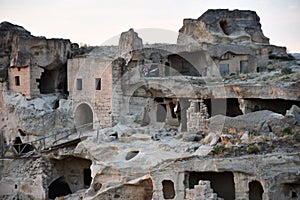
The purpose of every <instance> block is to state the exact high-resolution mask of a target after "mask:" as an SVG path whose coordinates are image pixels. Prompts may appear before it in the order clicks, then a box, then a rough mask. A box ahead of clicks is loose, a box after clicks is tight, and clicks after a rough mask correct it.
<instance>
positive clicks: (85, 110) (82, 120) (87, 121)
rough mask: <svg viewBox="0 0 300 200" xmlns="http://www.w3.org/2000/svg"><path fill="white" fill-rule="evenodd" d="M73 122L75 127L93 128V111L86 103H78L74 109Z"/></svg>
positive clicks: (82, 128)
mask: <svg viewBox="0 0 300 200" xmlns="http://www.w3.org/2000/svg"><path fill="white" fill-rule="evenodd" d="M75 124H76V127H77V129H81V130H90V129H92V128H93V111H92V108H91V107H90V106H89V105H88V104H86V103H82V104H80V105H79V106H78V107H77V108H76V110H75Z"/></svg>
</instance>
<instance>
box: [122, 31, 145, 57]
mask: <svg viewBox="0 0 300 200" xmlns="http://www.w3.org/2000/svg"><path fill="white" fill-rule="evenodd" d="M141 48H143V40H142V39H141V38H140V37H139V36H138V34H137V33H136V32H134V30H133V29H132V28H131V29H129V31H126V32H123V33H122V34H121V37H120V39H119V56H121V57H123V58H129V57H130V52H131V51H132V50H136V49H141Z"/></svg>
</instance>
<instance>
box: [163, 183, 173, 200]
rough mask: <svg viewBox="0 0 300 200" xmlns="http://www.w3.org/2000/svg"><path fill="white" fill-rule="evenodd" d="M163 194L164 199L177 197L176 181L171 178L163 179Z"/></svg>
mask: <svg viewBox="0 0 300 200" xmlns="http://www.w3.org/2000/svg"><path fill="white" fill-rule="evenodd" d="M162 186H163V189H162V190H163V195H164V199H173V198H174V197H175V189H174V183H173V181H171V180H163V181H162Z"/></svg>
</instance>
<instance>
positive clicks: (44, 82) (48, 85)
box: [36, 69, 58, 94]
mask: <svg viewBox="0 0 300 200" xmlns="http://www.w3.org/2000/svg"><path fill="white" fill-rule="evenodd" d="M57 78H58V72H57V71H56V70H46V69H45V70H44V72H43V73H42V76H41V78H40V79H37V80H36V81H37V82H38V83H39V86H38V88H39V89H40V93H41V94H49V93H55V89H56V80H57Z"/></svg>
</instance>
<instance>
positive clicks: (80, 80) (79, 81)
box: [76, 78, 82, 90]
mask: <svg viewBox="0 0 300 200" xmlns="http://www.w3.org/2000/svg"><path fill="white" fill-rule="evenodd" d="M76 88H77V90H82V79H81V78H78V79H77V80H76Z"/></svg>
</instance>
